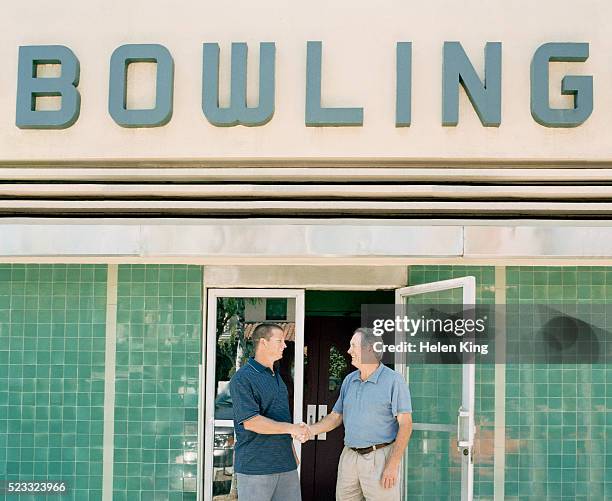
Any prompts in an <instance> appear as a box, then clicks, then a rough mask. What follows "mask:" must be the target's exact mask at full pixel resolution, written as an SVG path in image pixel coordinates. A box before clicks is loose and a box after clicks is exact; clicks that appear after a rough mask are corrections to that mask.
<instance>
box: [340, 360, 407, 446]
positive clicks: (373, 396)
mask: <svg viewBox="0 0 612 501" xmlns="http://www.w3.org/2000/svg"><path fill="white" fill-rule="evenodd" d="M333 411H334V412H336V413H338V414H342V421H343V423H344V431H345V433H344V445H346V446H347V447H358V448H363V447H370V446H372V445H376V444H382V443H385V442H392V441H393V440H395V437H396V436H397V431H398V430H399V424H398V422H397V415H398V414H401V413H403V412H412V401H411V400H410V391H409V390H408V385H407V384H406V382H405V381H404V378H403V377H402V375H401V374H400V373H398V372H395V371H394V370H393V369H389V367H387V366H385V365H383V364H380V366H379V367H378V368H377V369H376V370H375V371H374V372H373V373H372V374H371V375H370V377H369V378H368V379H367V380H365V381H362V380H361V378H360V377H359V371H358V370H357V371H354V372H351V373H350V374H349V375H348V376H346V377H345V378H344V381H343V382H342V387H341V388H340V396H339V397H338V401H337V402H336V405H334V408H333Z"/></svg>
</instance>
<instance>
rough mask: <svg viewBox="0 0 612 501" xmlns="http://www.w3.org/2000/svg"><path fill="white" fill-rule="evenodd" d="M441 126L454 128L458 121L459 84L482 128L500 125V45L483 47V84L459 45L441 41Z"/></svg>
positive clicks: (494, 44) (492, 44)
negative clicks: (442, 59)
mask: <svg viewBox="0 0 612 501" xmlns="http://www.w3.org/2000/svg"><path fill="white" fill-rule="evenodd" d="M442 73H443V75H442V79H443V84H442V85H443V88H442V125H444V126H452V127H454V126H456V125H457V123H458V121H459V84H461V86H463V88H464V90H465V92H466V94H467V95H468V97H469V99H470V101H471V103H472V106H473V107H474V109H475V110H476V113H477V114H478V118H480V122H481V123H482V125H484V126H485V127H499V125H500V124H501V43H500V42H487V44H486V46H485V78H484V83H483V82H481V81H480V78H479V77H478V75H477V74H476V70H474V67H473V66H472V63H470V60H469V59H468V57H467V55H466V53H465V51H464V50H463V47H462V46H461V44H460V43H459V42H444V61H443V70H442Z"/></svg>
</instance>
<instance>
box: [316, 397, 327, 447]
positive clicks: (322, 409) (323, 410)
mask: <svg viewBox="0 0 612 501" xmlns="http://www.w3.org/2000/svg"><path fill="white" fill-rule="evenodd" d="M325 416H327V405H319V421H321V419H323V418H324V417H325ZM317 439H318V440H327V433H319V434H318V435H317Z"/></svg>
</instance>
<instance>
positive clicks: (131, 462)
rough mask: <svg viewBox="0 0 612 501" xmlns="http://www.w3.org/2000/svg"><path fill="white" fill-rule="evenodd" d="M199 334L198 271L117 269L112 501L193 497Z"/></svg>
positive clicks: (191, 268)
mask: <svg viewBox="0 0 612 501" xmlns="http://www.w3.org/2000/svg"><path fill="white" fill-rule="evenodd" d="M201 335H202V269H201V267H199V266H183V265H122V266H120V267H119V282H118V305H117V351H116V357H117V359H116V384H115V391H116V396H115V449H114V484H113V499H114V500H116V501H122V500H124V501H132V500H133V499H146V500H149V499H150V500H195V499H196V461H197V426H198V422H197V421H198V391H199V389H198V365H199V363H200V353H201V352H200V349H201V347H200V344H201V342H200V339H201Z"/></svg>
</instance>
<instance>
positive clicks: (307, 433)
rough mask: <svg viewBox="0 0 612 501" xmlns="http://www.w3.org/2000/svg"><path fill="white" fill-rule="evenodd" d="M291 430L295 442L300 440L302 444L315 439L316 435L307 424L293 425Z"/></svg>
mask: <svg viewBox="0 0 612 501" xmlns="http://www.w3.org/2000/svg"><path fill="white" fill-rule="evenodd" d="M290 429H291V437H292V438H293V439H294V440H299V441H300V443H302V444H303V443H304V442H307V441H308V440H312V439H313V438H314V437H315V433H313V431H312V428H311V427H310V426H309V425H307V424H306V423H297V424H292V425H290Z"/></svg>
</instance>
